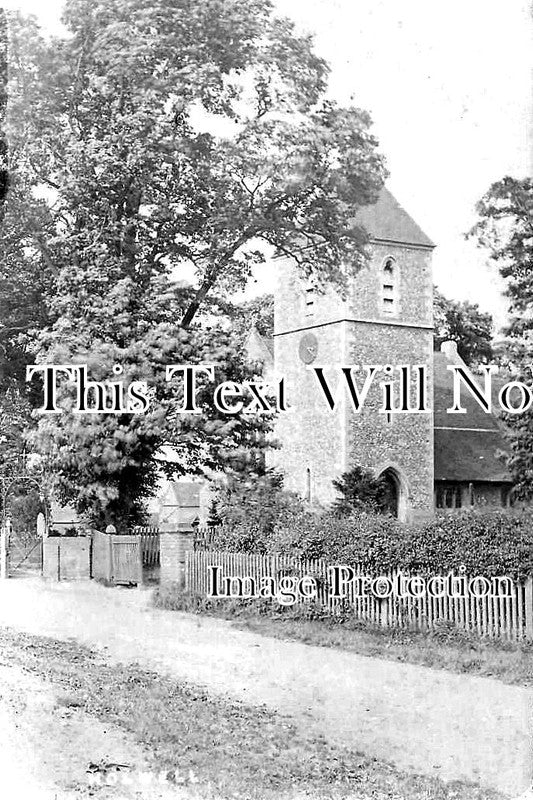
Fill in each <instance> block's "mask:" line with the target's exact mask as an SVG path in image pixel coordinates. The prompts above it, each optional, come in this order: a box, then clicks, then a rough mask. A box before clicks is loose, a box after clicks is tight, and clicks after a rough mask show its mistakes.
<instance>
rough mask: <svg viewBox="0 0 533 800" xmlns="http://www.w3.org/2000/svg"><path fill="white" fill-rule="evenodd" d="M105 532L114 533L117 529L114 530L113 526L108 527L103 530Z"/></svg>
mask: <svg viewBox="0 0 533 800" xmlns="http://www.w3.org/2000/svg"><path fill="white" fill-rule="evenodd" d="M105 532H106V533H116V532H117V529H116V528H115V526H114V525H108V526H107V528H106V529H105Z"/></svg>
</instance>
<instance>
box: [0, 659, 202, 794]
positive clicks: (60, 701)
mask: <svg viewBox="0 0 533 800" xmlns="http://www.w3.org/2000/svg"><path fill="white" fill-rule="evenodd" d="M0 687H1V690H0V775H1V776H2V797H5V798H16V797H19V798H28V800H89V798H93V800H111V799H112V800H119V799H120V800H171V798H172V800H193V798H192V797H191V795H190V793H188V792H187V790H186V789H185V788H181V787H175V786H172V785H170V784H169V785H167V786H165V785H158V778H159V774H158V772H157V769H156V768H155V767H154V765H153V763H152V761H151V759H150V756H149V755H147V754H146V753H145V752H144V751H143V749H142V748H141V747H139V745H138V744H137V743H136V742H135V741H134V740H133V739H132V737H130V736H128V735H126V734H125V733H124V732H123V731H119V730H118V729H116V728H114V727H113V726H112V725H104V724H103V723H102V722H99V721H98V720H97V719H95V718H94V717H93V716H90V715H89V714H86V713H84V712H83V711H82V710H81V709H80V708H75V707H71V706H70V704H69V697H68V695H64V694H62V693H60V692H58V691H56V690H54V689H53V688H52V687H50V686H49V685H48V684H46V683H44V682H43V681H42V680H39V679H38V678H36V677H34V676H30V675H26V674H21V672H20V671H18V670H14V669H12V668H8V667H7V668H6V667H3V666H0ZM90 762H92V763H94V764H95V765H97V766H100V767H101V768H100V770H99V771H98V772H95V773H88V770H87V768H88V765H89V763H90ZM111 764H113V765H123V766H122V767H120V768H117V767H114V766H113V767H111V766H110V767H108V769H107V770H106V769H105V767H106V766H107V765H111ZM96 781H98V783H97V782H96Z"/></svg>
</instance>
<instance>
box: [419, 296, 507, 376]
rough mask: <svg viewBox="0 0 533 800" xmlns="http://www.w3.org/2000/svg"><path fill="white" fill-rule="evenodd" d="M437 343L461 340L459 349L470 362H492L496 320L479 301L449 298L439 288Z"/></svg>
mask: <svg viewBox="0 0 533 800" xmlns="http://www.w3.org/2000/svg"><path fill="white" fill-rule="evenodd" d="M433 316H434V325H435V330H434V342H435V349H437V350H438V349H439V348H440V346H441V344H442V342H445V341H447V340H451V341H454V342H456V343H457V352H458V353H459V355H460V356H461V358H462V359H463V361H465V363H466V364H468V365H478V364H488V363H490V362H491V361H492V360H493V355H494V351H493V348H492V336H493V326H494V321H493V319H492V315H491V314H489V313H488V312H484V311H480V310H479V306H478V304H477V303H469V302H468V301H467V300H462V301H459V300H449V299H448V298H447V297H444V295H443V294H441V293H440V292H439V290H438V289H437V288H435V291H434V295H433Z"/></svg>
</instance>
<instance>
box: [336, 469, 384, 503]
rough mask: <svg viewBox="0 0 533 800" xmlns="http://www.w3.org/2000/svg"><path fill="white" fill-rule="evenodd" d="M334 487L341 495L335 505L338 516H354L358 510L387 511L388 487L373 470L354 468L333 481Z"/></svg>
mask: <svg viewBox="0 0 533 800" xmlns="http://www.w3.org/2000/svg"><path fill="white" fill-rule="evenodd" d="M333 487H334V489H336V491H337V492H338V494H339V496H338V498H337V499H336V500H335V502H334V504H333V511H335V512H336V513H338V514H352V513H353V512H354V511H356V510H360V511H381V512H384V511H385V508H386V493H387V485H386V483H385V481H384V479H383V478H381V477H380V478H376V477H375V475H374V473H373V472H372V471H371V470H368V469H364V467H360V466H355V467H352V469H351V470H349V472H344V473H343V474H342V475H341V477H340V478H339V479H338V480H334V481H333Z"/></svg>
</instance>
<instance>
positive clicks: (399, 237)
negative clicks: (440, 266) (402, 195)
mask: <svg viewBox="0 0 533 800" xmlns="http://www.w3.org/2000/svg"><path fill="white" fill-rule="evenodd" d="M356 222H357V224H358V225H362V227H363V228H365V229H366V230H367V231H368V233H369V234H370V236H371V237H372V239H374V240H375V241H383V242H398V243H399V244H411V245H415V246H418V247H435V245H434V244H433V242H432V241H431V239H430V238H429V237H428V236H426V234H425V233H424V231H423V230H422V229H421V228H419V227H418V225H417V224H416V222H415V221H414V219H413V218H412V217H410V216H409V214H408V213H407V211H405V210H404V209H403V208H402V207H401V205H400V204H399V203H398V201H397V200H396V198H395V197H393V195H392V194H391V193H390V192H389V190H388V189H386V188H385V187H384V188H383V189H382V190H381V192H380V194H379V197H378V201H377V203H375V204H374V205H372V206H364V207H363V208H361V209H360V211H359V213H358V214H357V218H356Z"/></svg>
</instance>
